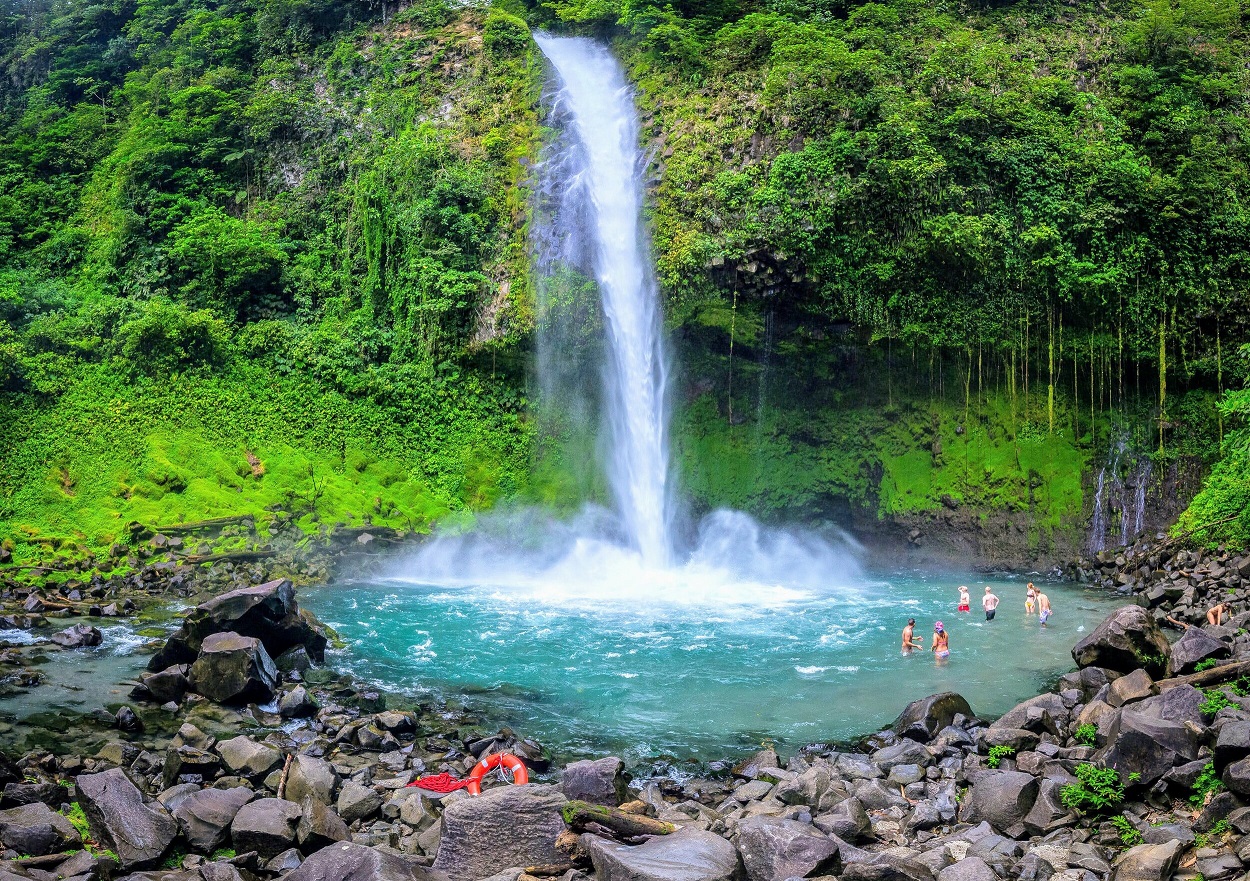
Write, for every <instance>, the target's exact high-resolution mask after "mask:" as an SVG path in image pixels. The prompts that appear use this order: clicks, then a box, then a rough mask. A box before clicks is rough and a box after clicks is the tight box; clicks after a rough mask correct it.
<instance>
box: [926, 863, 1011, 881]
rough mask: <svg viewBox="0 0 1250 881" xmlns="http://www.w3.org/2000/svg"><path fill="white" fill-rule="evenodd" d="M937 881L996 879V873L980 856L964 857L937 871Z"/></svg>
mask: <svg viewBox="0 0 1250 881" xmlns="http://www.w3.org/2000/svg"><path fill="white" fill-rule="evenodd" d="M937 881H998V875H996V874H994V870H993V869H991V868H990V867H989V866H988V865H987V864H986V862H985V860H983V859H981V858H980V857H965V858H964V859H962V860H960V861H959V862H957V863H953V864H951V865H949V866H947V867H946V868H945V869H943V870H942V871H940V872H938V876H937Z"/></svg>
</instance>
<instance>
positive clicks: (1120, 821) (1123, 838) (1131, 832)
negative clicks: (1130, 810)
mask: <svg viewBox="0 0 1250 881" xmlns="http://www.w3.org/2000/svg"><path fill="white" fill-rule="evenodd" d="M1111 825H1112V826H1114V827H1115V830H1116V832H1118V833H1120V842H1121V843H1122V844H1123V845H1124V846H1125V847H1136V846H1137V845H1139V844H1141V843H1142V834H1141V830H1140V829H1138V828H1137V827H1136V826H1134V825H1133V822H1132V821H1131V820H1130V819H1129V818H1128V817H1126V816H1124V815H1123V814H1118V815H1116V816H1114V817H1112V818H1111Z"/></svg>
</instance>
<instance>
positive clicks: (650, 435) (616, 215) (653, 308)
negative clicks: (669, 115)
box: [535, 34, 672, 568]
mask: <svg viewBox="0 0 1250 881" xmlns="http://www.w3.org/2000/svg"><path fill="white" fill-rule="evenodd" d="M535 39H536V40H537V42H538V46H539V48H540V49H541V50H542V51H543V54H544V55H546V56H547V58H548V60H550V62H551V64H552V65H553V67H554V68H555V70H556V73H557V74H558V75H559V78H560V91H559V94H558V95H557V99H556V100H557V102H559V103H560V104H561V105H562V110H564V111H565V112H567V114H568V116H569V118H570V119H571V121H572V128H573V130H574V132H575V133H576V137H577V141H578V144H579V146H580V148H581V151H580V155H581V157H582V161H583V163H584V168H582V169H581V170H580V171H581V180H580V181H579V184H580V185H581V186H582V187H584V188H585V190H586V194H587V196H588V197H589V201H590V206H591V208H592V210H591V211H590V212H588V213H589V214H590V215H591V216H590V217H588V218H586V220H587V221H588V223H589V225H590V227H591V229H590V230H589V231H588V232H589V233H590V235H591V238H592V239H593V248H592V251H593V255H592V263H593V266H592V268H593V273H594V277H595V280H596V281H597V283H598V286H599V293H600V297H601V302H602V307H603V317H604V321H605V324H606V329H607V343H608V346H607V357H606V358H605V359H604V361H605V363H604V369H603V374H604V390H605V410H606V414H607V425H608V450H609V463H608V469H607V470H608V482H609V485H610V486H611V489H612V495H613V499H614V501H615V503H616V508H617V513H618V514H619V516H620V518H621V521H622V524H623V526H624V529H625V532H626V534H627V536H628V539H629V541H630V543H631V544H632V545H633V546H634V547H635V548H636V549H637V550H638V551H639V553H640V554H641V555H642V558H643V561H644V562H645V563H646V564H647V565H649V566H652V567H657V568H662V567H665V566H668V565H669V564H670V562H671V559H672V542H671V538H670V536H669V525H670V514H669V507H670V506H669V498H668V494H669V461H668V459H669V456H668V413H667V402H666V386H667V382H668V364H667V359H666V356H665V352H664V338H663V324H662V321H661V318H660V306H659V291H658V287H657V285H656V280H655V276H654V275H653V273H652V271H651V260H650V256H649V254H648V247H647V241H646V237H645V235H644V232H643V229H642V226H641V224H640V218H641V214H642V196H643V184H642V165H643V163H642V158H641V155H640V153H639V148H638V120H637V114H636V112H635V110H634V105H633V100H632V95H631V92H630V89H629V86H628V84H627V83H626V81H625V75H624V72H623V71H622V70H621V66H620V64H619V63H618V62H617V61H616V59H615V58H613V56H612V54H611V53H610V52H609V51H608V50H607V48H606V47H605V46H603V45H602V44H600V43H597V42H595V41H593V40H589V39H586V38H582V37H552V36H548V35H543V34H538V35H536V36H535ZM576 234H577V231H570V235H574V236H575V235H576Z"/></svg>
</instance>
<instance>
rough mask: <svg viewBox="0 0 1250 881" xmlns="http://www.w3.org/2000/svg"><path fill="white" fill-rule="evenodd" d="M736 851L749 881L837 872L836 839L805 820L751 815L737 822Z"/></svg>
mask: <svg viewBox="0 0 1250 881" xmlns="http://www.w3.org/2000/svg"><path fill="white" fill-rule="evenodd" d="M738 853H740V854H741V855H742V864H743V866H745V867H746V872H747V877H748V878H749V879H750V881H785V879H787V878H806V877H808V876H812V875H826V874H836V873H837V872H838V871H839V870H840V869H841V868H842V864H841V859H840V857H839V855H838V842H837V841H836V840H834V839H832V838H830V837H829V836H828V835H823V834H821V833H820V832H818V831H817V830H816V829H814V828H812V827H811V826H810V825H808V824H807V823H800V822H798V821H797V820H783V819H781V818H780V817H752V818H751V819H749V820H743V821H742V822H741V823H739V824H738Z"/></svg>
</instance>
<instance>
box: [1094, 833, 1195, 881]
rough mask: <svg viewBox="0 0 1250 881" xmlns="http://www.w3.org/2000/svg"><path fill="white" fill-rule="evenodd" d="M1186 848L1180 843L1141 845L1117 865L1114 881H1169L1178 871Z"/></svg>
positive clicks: (1125, 853)
mask: <svg viewBox="0 0 1250 881" xmlns="http://www.w3.org/2000/svg"><path fill="white" fill-rule="evenodd" d="M1184 849H1185V848H1184V846H1183V845H1182V844H1181V843H1180V842H1179V841H1168V842H1166V843H1164V844H1139V845H1137V846H1136V847H1133V848H1129V850H1127V851H1125V852H1124V854H1123V855H1122V856H1121V857H1120V859H1119V861H1118V862H1117V863H1116V867H1115V874H1114V875H1113V876H1112V879H1113V881H1168V879H1169V878H1171V877H1172V873H1173V872H1175V871H1176V864H1177V863H1178V862H1179V861H1180V858H1181V853H1182V852H1183V851H1184Z"/></svg>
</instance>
